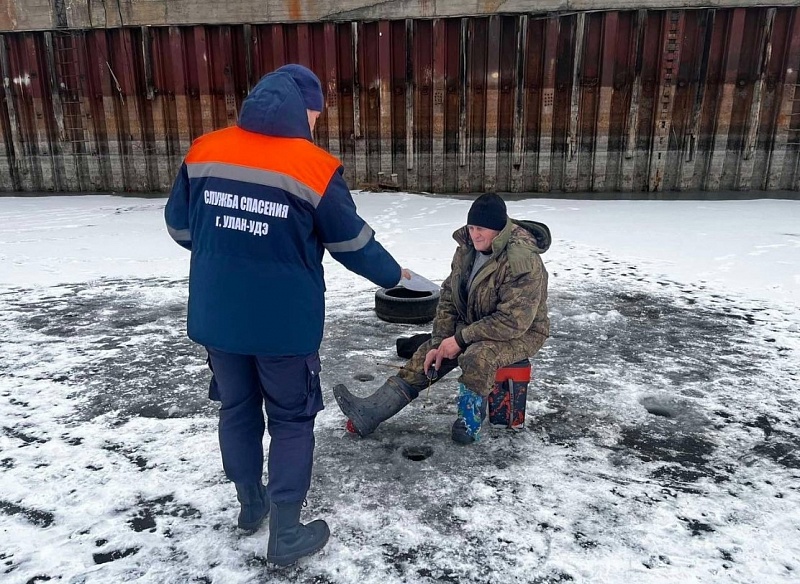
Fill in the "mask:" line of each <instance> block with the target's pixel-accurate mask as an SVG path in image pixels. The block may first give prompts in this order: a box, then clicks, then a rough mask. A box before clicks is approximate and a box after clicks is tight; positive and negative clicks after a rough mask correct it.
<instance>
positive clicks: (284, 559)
mask: <svg viewBox="0 0 800 584" xmlns="http://www.w3.org/2000/svg"><path fill="white" fill-rule="evenodd" d="M330 537H331V534H330V532H328V535H326V536H325V539H324V540H322V542H320V543H319V544H318V545H316V546H314V547H313V548H311V549H310V550H308V551H304V552H303V553H302V554H300V553H297V554H290V555H288V556H270V555H269V554H267V561H268V562H269V563H270V564H275V565H276V566H281V567H286V566H291V565H292V564H294V563H295V562H297V561H298V560H300V559H301V558H304V557H306V556H310V555H312V554H315V553H317V552H318V551H319V550H321V549H322V548H324V547H325V544H326V543H328V540H329V539H330Z"/></svg>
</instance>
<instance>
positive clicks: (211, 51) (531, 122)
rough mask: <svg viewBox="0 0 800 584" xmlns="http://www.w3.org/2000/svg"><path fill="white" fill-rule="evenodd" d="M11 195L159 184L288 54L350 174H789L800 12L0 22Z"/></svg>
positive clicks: (548, 182) (496, 183) (490, 186)
mask: <svg viewBox="0 0 800 584" xmlns="http://www.w3.org/2000/svg"><path fill="white" fill-rule="evenodd" d="M2 37H3V38H2V43H0V67H2V73H3V77H4V84H3V97H4V99H3V101H2V104H3V105H2V112H0V117H1V118H2V119H0V131H2V136H3V140H2V142H1V143H0V149H1V150H2V151H1V152H0V180H2V189H3V190H6V191H134V192H150V191H164V190H168V189H169V187H170V185H171V182H172V178H173V176H174V174H175V172H176V170H177V168H178V166H179V165H180V163H181V160H182V157H183V154H184V153H185V152H186V149H187V148H188V147H189V145H190V143H191V141H192V140H193V139H194V138H196V137H197V136H199V135H201V134H203V133H204V132H208V131H211V130H213V129H216V128H222V127H225V126H227V125H230V124H233V123H235V121H236V115H237V112H238V109H239V107H240V106H241V103H242V100H243V99H244V97H245V96H246V95H247V92H248V89H249V88H250V87H252V86H253V85H254V84H255V82H257V81H258V79H259V78H260V77H261V76H262V75H263V74H265V73H267V72H269V71H271V70H273V69H274V68H276V67H278V66H280V65H281V64H283V63H286V62H299V63H304V64H306V65H308V66H310V67H311V68H312V69H314V70H315V71H316V72H317V74H318V75H319V76H320V78H321V79H322V80H323V83H324V84H325V86H326V91H327V111H326V112H325V114H324V115H323V116H322V117H321V119H320V123H319V126H318V130H317V133H316V138H317V141H318V143H319V144H320V145H321V146H323V147H325V148H327V149H328V150H330V151H331V152H332V153H333V154H335V155H337V156H338V157H340V158H341V160H342V162H343V164H344V166H345V176H346V178H347V180H348V182H349V184H350V185H351V186H352V187H354V188H355V187H363V186H370V185H373V186H374V185H379V184H380V185H393V186H397V187H399V188H403V189H408V190H420V191H429V192H480V191H487V190H497V191H506V192H530V191H540V192H556V191H565V192H584V191H623V192H625V191H664V190H696V189H705V190H712V191H714V190H729V189H734V190H738V189H742V190H746V189H767V190H776V189H794V190H797V189H799V188H800V171H799V170H798V161H799V160H800V157H799V156H798V147H799V146H800V91H798V88H797V86H798V70H799V69H800V9H797V8H737V9H724V10H722V9H719V10H674V11H645V10H641V11H626V12H598V13H578V14H571V15H564V16H551V17H535V16H532V15H522V16H491V17H480V18H463V19H461V18H458V19H437V20H405V21H377V22H366V23H362V22H359V23H320V24H284V25H277V24H275V25H272V24H269V25H257V26H256V25H252V26H251V25H240V26H227V25H225V26H196V27H160V28H156V27H149V28H148V27H144V28H122V29H110V30H103V29H99V30H97V29H96V30H87V31H69V32H58V31H51V32H28V33H12V34H4V35H2Z"/></svg>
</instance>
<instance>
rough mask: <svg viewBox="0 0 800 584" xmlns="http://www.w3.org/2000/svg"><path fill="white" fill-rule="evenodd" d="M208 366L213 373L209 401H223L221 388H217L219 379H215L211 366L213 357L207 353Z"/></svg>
mask: <svg viewBox="0 0 800 584" xmlns="http://www.w3.org/2000/svg"><path fill="white" fill-rule="evenodd" d="M206 355H207V357H206V365H208V368H209V370H210V371H211V381H210V382H209V383H208V399H210V400H213V401H222V398H221V397H220V395H219V387H218V386H217V379H216V377H214V368H213V367H212V366H211V355H209V354H208V353H206Z"/></svg>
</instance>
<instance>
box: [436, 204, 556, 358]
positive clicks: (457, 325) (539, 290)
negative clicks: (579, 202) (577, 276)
mask: <svg viewBox="0 0 800 584" xmlns="http://www.w3.org/2000/svg"><path fill="white" fill-rule="evenodd" d="M453 239H455V240H456V242H458V249H456V252H455V255H454V256H453V264H452V268H451V271H450V275H449V276H448V277H447V279H446V280H445V281H444V282H443V283H442V289H441V297H440V299H439V307H438V308H437V311H436V319H435V320H434V322H433V339H432V340H433V342H434V346H438V345H439V344H440V343H441V342H442V341H443V340H444V339H445V338H447V337H450V336H453V335H456V338H457V340H459V344H464V345H469V344H471V343H475V342H477V341H487V340H490V341H508V340H512V339H519V338H521V337H527V338H526V340H528V339H530V345H531V347H532V352H531V354H533V353H534V352H535V351H536V349H538V348H539V347H540V346H541V342H542V338H541V337H542V336H543V337H548V336H549V335H550V319H549V318H548V316H547V270H545V267H544V264H543V263H542V259H541V257H540V254H542V253H544V252H545V251H547V249H548V248H549V247H550V242H551V236H550V230H549V229H548V228H547V226H546V225H544V224H543V223H537V222H535V221H517V220H514V219H509V220H508V222H507V223H506V226H505V228H503V230H502V231H501V232H500V233H499V234H498V235H497V237H496V238H495V239H494V241H493V242H492V255H491V257H490V258H489V260H488V261H487V262H486V263H485V264H484V265H483V266H482V267H481V269H480V270H479V271H478V273H477V274H476V275H475V279H474V280H473V281H472V284H471V285H470V286H469V289H467V280H468V278H469V275H470V271H471V270H472V264H473V259H474V257H475V253H477V252H476V251H475V248H474V247H473V245H472V240H471V239H470V237H469V231H468V230H467V227H466V226H464V227H462V228H461V229H459V230H458V231H456V232H455V233H454V234H453ZM456 333H458V334H456ZM537 336H538V338H537ZM534 347H535V348H534Z"/></svg>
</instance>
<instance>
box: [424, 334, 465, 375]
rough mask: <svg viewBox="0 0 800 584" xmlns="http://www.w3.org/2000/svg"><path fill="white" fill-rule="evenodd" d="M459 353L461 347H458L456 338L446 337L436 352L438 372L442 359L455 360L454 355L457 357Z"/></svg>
mask: <svg viewBox="0 0 800 584" xmlns="http://www.w3.org/2000/svg"><path fill="white" fill-rule="evenodd" d="M460 352H461V347H459V346H458V343H457V342H456V338H455V337H447V338H446V339H445V340H443V341H442V344H441V345H439V348H438V349H437V350H436V369H437V370H438V369H439V368H440V366H441V365H442V361H443V360H444V359H455V358H456V355H458V354H459V353H460ZM426 360H427V356H426Z"/></svg>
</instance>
